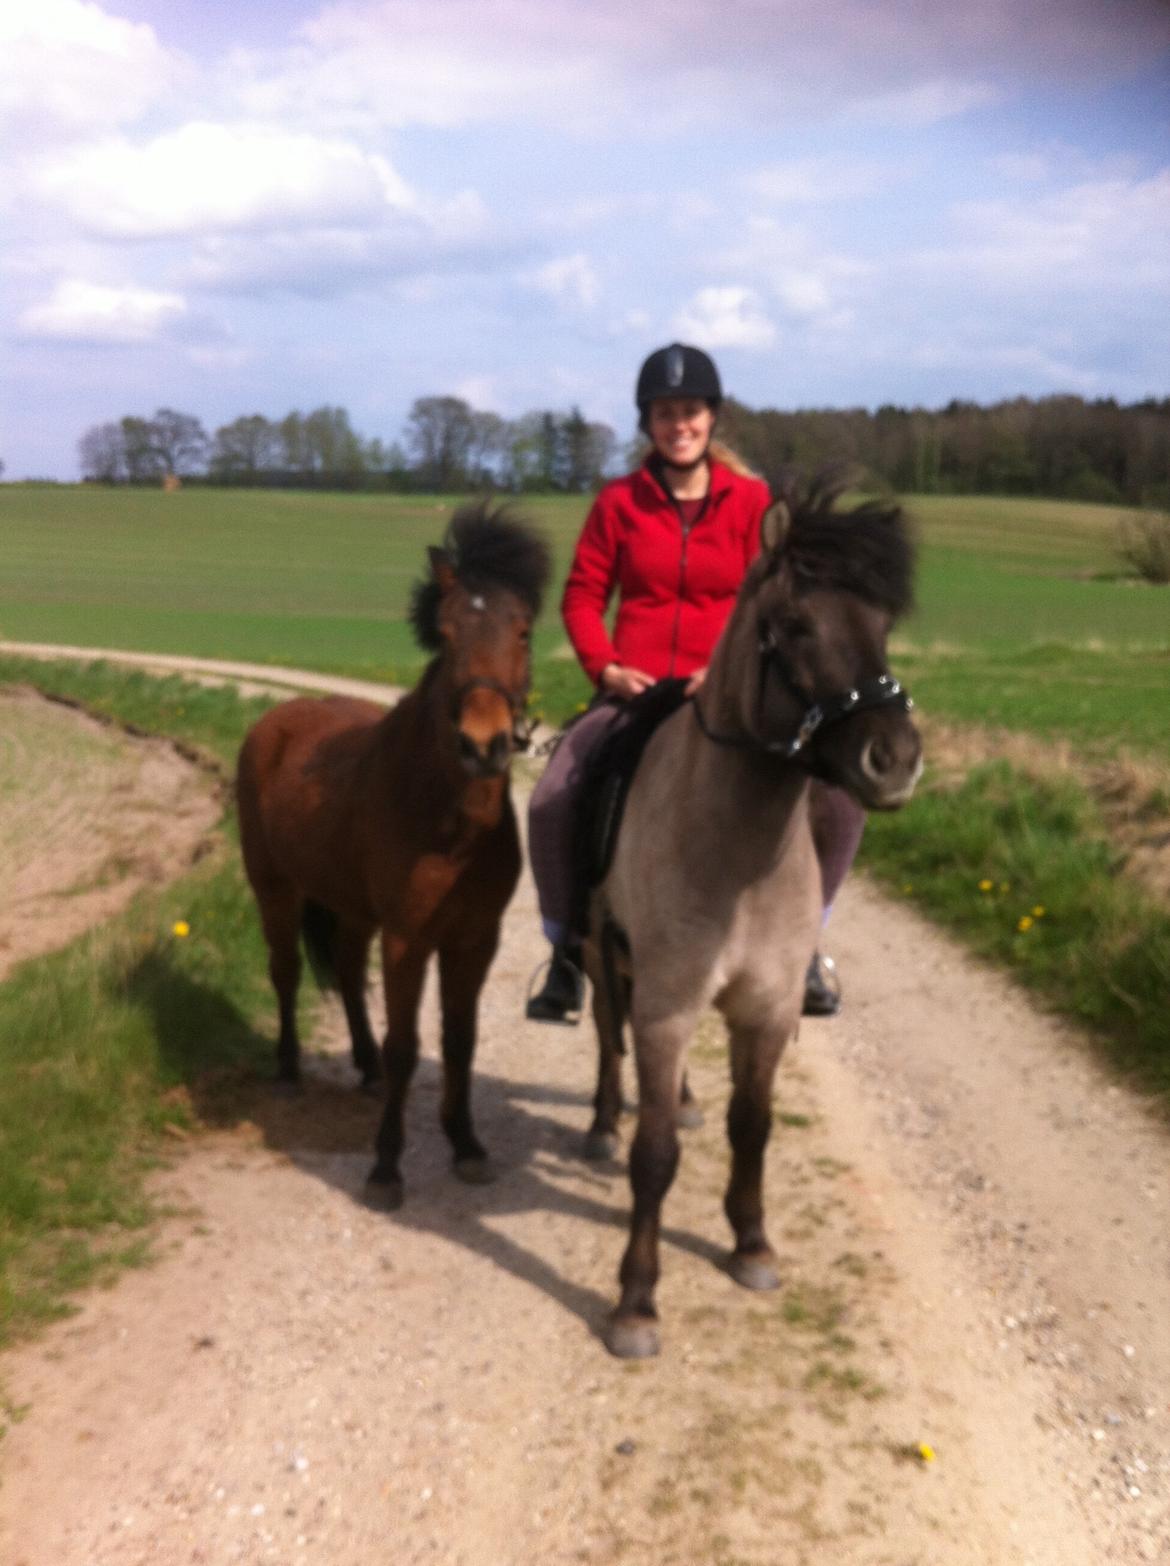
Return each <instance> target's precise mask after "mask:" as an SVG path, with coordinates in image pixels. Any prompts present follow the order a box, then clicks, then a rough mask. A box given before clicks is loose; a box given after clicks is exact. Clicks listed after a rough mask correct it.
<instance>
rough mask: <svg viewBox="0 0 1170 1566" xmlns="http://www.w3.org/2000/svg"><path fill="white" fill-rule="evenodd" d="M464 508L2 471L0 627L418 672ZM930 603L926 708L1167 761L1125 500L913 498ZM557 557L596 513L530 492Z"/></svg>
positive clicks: (1169, 738) (1155, 614) (1157, 673)
mask: <svg viewBox="0 0 1170 1566" xmlns="http://www.w3.org/2000/svg"><path fill="white" fill-rule="evenodd" d="M452 504H453V502H449V501H443V500H439V499H436V498H435V497H433V496H426V497H422V496H406V497H399V496H366V495H360V496H353V495H328V494H326V495H320V494H306V493H270V492H267V491H249V490H205V489H187V490H183V491H181V492H180V493H178V494H175V495H164V494H162V493H161V492H159V491H156V490H121V489H115V490H107V489H99V488H89V487H69V486H60V487H51V486H33V485H6V486H0V638H7V639H10V640H19V641H40V642H70V643H76V644H80V645H84V646H96V647H103V646H105V647H126V648H131V649H135V650H141V651H154V652H175V653H192V654H196V655H199V656H203V657H221V658H243V659H248V660H253V661H257V662H272V663H285V664H293V665H300V666H304V667H311V668H316V669H322V670H331V671H335V672H345V673H350V674H357V675H362V676H366V677H371V678H387V677H389V678H396V679H403V678H408V677H409V676H410V675H411V674H412V673H413V671H415V670H416V669H417V668H418V667H419V665H420V663H421V655H420V654H419V653H418V651H417V649H416V648H415V647H414V645H413V643H412V641H411V638H410V633H409V630H408V628H407V625H406V622H405V607H406V601H407V597H408V593H409V589H410V584H411V582H412V581H413V580H414V579H415V577H416V576H417V575H419V573H420V572H421V570H422V568H423V561H424V550H425V547H426V545H427V544H430V543H434V542H435V541H436V540H437V539H438V538H439V536H440V535H441V533H442V529H443V525H444V522H445V520H446V517H447V516H448V515H449V512H450V509H451V505H452ZM907 504H908V506H909V508H910V510H911V513H912V515H913V516H914V518H915V520H916V522H917V524H918V528H919V533H920V537H921V540H922V555H921V570H920V584H919V595H918V596H919V608H918V610H917V612H916V613H915V615H914V616H913V617H912V618H911V619H909V620H908V621H907V622H906V624H905V625H904V626H903V627H902V628H901V630H900V632H899V637H898V644H897V645H898V649H899V663H898V666H899V668H900V670H901V671H902V672H903V673H904V675H905V677H906V678H907V681H908V683H912V684H913V687H914V692H915V695H916V696H917V697H918V699H919V702H920V704H921V705H922V706H923V707H924V709H925V710H926V711H927V712H928V713H934V714H937V715H939V716H942V717H950V718H956V719H960V720H969V721H979V722H989V723H996V724H1003V725H1005V726H1008V727H1018V728H1026V729H1034V730H1037V731H1039V732H1041V733H1062V734H1069V735H1072V736H1075V737H1082V738H1084V739H1087V740H1091V741H1093V742H1094V744H1095V745H1099V746H1105V747H1108V746H1111V745H1114V744H1116V743H1117V742H1119V741H1123V742H1124V743H1126V744H1127V745H1129V746H1130V747H1132V748H1134V749H1135V750H1138V751H1145V752H1148V753H1152V754H1155V755H1160V756H1170V721H1168V720H1170V696H1167V694H1166V693H1167V687H1168V685H1170V590H1167V589H1165V588H1156V587H1148V586H1145V585H1143V584H1140V583H1137V582H1135V581H1133V580H1132V579H1129V578H1126V577H1124V576H1122V575H1120V574H1119V566H1118V562H1117V559H1116V557H1115V555H1114V554H1113V551H1112V540H1113V536H1114V532H1115V529H1116V524H1117V516H1118V513H1117V510H1116V508H1114V507H1109V506H1092V505H1081V504H1076V503H1072V502H1058V501H1028V500H997V499H987V498H982V497H970V498H967V497H938V496H932V497H919V498H912V499H910V500H909V501H908V502H907ZM526 509H527V510H528V511H529V513H530V514H531V515H532V517H533V518H534V519H535V520H536V521H537V522H538V523H540V524H541V525H542V526H543V527H544V528H546V530H547V532H548V534H549V537H550V539H551V540H552V542H553V545H554V548H555V552H556V558H557V564H558V570H559V571H560V572H563V570H564V568H565V566H566V565H567V562H568V557H569V552H570V550H571V548H572V542H573V539H574V537H575V535H576V532H577V530H578V528H579V527H580V524H581V521H582V519H583V517H584V513H585V509H586V501H585V500H584V499H582V498H579V497H560V496H552V497H549V496H540V497H536V498H534V499H533V500H531V501H530V502H527V503H526ZM558 649H561V650H562V652H563V638H562V634H561V630H560V626H559V622H558V618H557V615H556V609H555V594H554V595H553V602H551V603H550V607H549V610H548V611H547V612H546V614H545V617H544V625H543V628H542V630H541V632H540V635H539V637H538V640H537V651H538V659H539V662H538V670H537V685H538V687H539V688H540V691H541V698H542V702H543V705H544V706H545V707H546V709H547V710H548V711H549V712H550V713H554V714H557V713H564V712H566V711H568V710H571V708H572V706H573V705H574V704H575V703H576V701H577V700H579V699H580V697H581V695H582V694H584V684H583V682H582V681H580V680H579V679H578V678H577V676H576V673H575V669H574V666H573V664H572V662H571V661H566V660H565V659H564V657H563V656H561V657H551V656H550V654H554V653H556V652H557V650H558Z"/></svg>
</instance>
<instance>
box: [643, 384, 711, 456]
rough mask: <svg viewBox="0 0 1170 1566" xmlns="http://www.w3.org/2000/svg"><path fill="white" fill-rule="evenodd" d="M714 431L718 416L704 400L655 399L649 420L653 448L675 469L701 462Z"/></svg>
mask: <svg viewBox="0 0 1170 1566" xmlns="http://www.w3.org/2000/svg"><path fill="white" fill-rule="evenodd" d="M714 428H715V415H714V413H712V411H711V407H710V404H709V403H706V402H704V401H703V399H702V398H701V397H655V398H654V400H653V402H652V403H651V404H650V407H649V409H648V413H647V419H646V433H647V434H648V435H649V437H650V439H651V441H653V443H654V449H655V451H656V452H657V453H658V455H659V456H660V457H661V458H662V460H663V462H665V463H667V464H668V466H670V467H672V468H693V467H694V466H695V464H696V463H697V462H701V461H702V459H703V457H704V455H705V454H706V451H707V444H708V442H709V441H710V439H711V431H712V430H713V429H714Z"/></svg>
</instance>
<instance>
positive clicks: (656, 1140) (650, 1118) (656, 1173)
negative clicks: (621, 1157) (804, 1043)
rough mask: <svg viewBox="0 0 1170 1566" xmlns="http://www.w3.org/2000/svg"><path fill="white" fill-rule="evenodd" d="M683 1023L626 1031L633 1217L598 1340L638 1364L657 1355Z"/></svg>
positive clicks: (687, 1024) (674, 1166)
mask: <svg viewBox="0 0 1170 1566" xmlns="http://www.w3.org/2000/svg"><path fill="white" fill-rule="evenodd" d="M690 1023H691V1018H690V1017H689V1016H688V1017H686V1018H685V1019H679V1018H671V1019H670V1020H669V1021H667V1022H658V1023H652V1024H649V1025H643V1026H639V1025H638V1024H637V1023H636V1022H635V1027H634V1052H635V1057H636V1059H637V1064H638V1129H637V1131H636V1132H635V1133H634V1140H633V1143H632V1144H631V1146H630V1186H631V1189H632V1191H633V1195H634V1211H633V1217H632V1219H631V1221H630V1239H629V1244H628V1245H627V1246H626V1251H625V1255H624V1256H623V1257H622V1265H621V1272H620V1275H619V1276H620V1279H621V1286H622V1293H621V1299H620V1301H619V1302H618V1306H617V1309H616V1310H615V1311H614V1313H613V1317H612V1319H611V1320H610V1324H609V1330H608V1331H607V1333H606V1336H605V1343H606V1347H607V1348H608V1349H609V1351H610V1353H611V1354H616V1355H618V1356H619V1358H622V1359H645V1358H647V1357H648V1356H649V1355H651V1354H657V1353H658V1349H659V1346H660V1344H659V1334H658V1311H657V1309H656V1308H655V1304H654V1290H655V1288H656V1286H657V1283H658V1231H659V1225H660V1222H661V1214H662V1203H663V1200H664V1199H665V1196H666V1193H667V1191H669V1190H670V1186H671V1183H672V1181H673V1180H674V1175H675V1170H676V1169H677V1168H678V1105H679V1094H680V1092H681V1089H682V1062H683V1051H684V1049H685V1047H686V1042H687V1039H688V1038H689V1036H690Z"/></svg>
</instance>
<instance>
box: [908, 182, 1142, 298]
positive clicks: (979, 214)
mask: <svg viewBox="0 0 1170 1566" xmlns="http://www.w3.org/2000/svg"><path fill="white" fill-rule="evenodd" d="M950 229H951V236H950V242H949V243H947V244H945V245H941V246H939V247H936V248H932V249H930V250H929V251H927V252H924V253H922V254H920V255H919V256H918V257H917V261H918V264H919V265H920V266H921V267H922V268H923V269H925V270H929V271H932V272H935V273H937V272H939V271H945V272H949V273H953V272H960V273H962V274H964V275H966V276H968V277H970V276H974V275H978V276H980V277H982V278H983V279H984V281H985V282H988V283H995V284H998V285H1001V286H1005V287H1009V288H1014V287H1026V288H1029V289H1031V288H1034V287H1035V286H1036V285H1037V284H1038V283H1041V284H1044V285H1045V288H1044V297H1049V295H1050V292H1051V289H1052V288H1053V287H1057V286H1058V287H1059V289H1060V291H1061V292H1062V293H1063V294H1070V293H1083V292H1085V291H1090V292H1099V291H1100V290H1102V289H1105V290H1107V291H1109V292H1125V293H1128V294H1132V293H1133V291H1134V290H1136V289H1151V290H1157V291H1159V292H1163V293H1167V294H1170V168H1166V169H1162V170H1160V171H1159V172H1158V173H1157V174H1155V175H1152V176H1151V177H1150V178H1148V179H1143V180H1117V179H1113V180H1099V181H1095V182H1092V183H1088V184H1079V185H1074V186H1071V187H1069V188H1068V189H1066V190H1062V191H1057V192H1053V193H1050V194H1047V195H1045V196H1042V197H1040V198H1037V197H1035V196H1033V195H1028V196H1021V197H1020V198H1018V199H1004V200H998V201H971V202H960V203H958V204H956V205H955V207H954V208H953V209H952V211H951V214H950ZM1168 303H1170V298H1168Z"/></svg>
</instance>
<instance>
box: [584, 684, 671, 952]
mask: <svg viewBox="0 0 1170 1566" xmlns="http://www.w3.org/2000/svg"><path fill="white" fill-rule="evenodd" d="M686 688H687V682H686V680H675V679H671V680H659V681H657V683H656V684H654V685H652V686H651V687H650V688H649V690H646V691H643V692H642V694H641V695H640V696H635V698H634V699H633V701H631V702H629V703H628V705H627V706H626V708H625V710H624V712H623V717H624V720H625V721H624V722H622V723H621V724H620V725H619V726H618V727H617V728H616V729H615V730H614V731H613V732H612V733H610V734H607V735H606V736H605V737H604V738H603V739H602V740H601V742H600V744H599V745H598V746H597V748H596V750H594V751H593V753H592V755H590V757H589V759H588V761H587V763H586V766H585V776H584V779H583V781H582V785H581V789H580V792H579V794H578V796H577V809H576V826H575V831H574V837H573V845H574V867H573V868H574V875H573V884H574V891H575V894H576V897H575V910H574V919H573V924H574V927H575V928H576V929H578V930H585V929H586V928H587V924H588V910H589V894H590V892H591V891H592V889H593V888H594V887H595V886H596V885H597V884H598V882H599V881H602V880H604V879H605V876H606V874H607V873H608V871H609V867H610V865H611V863H612V862H613V852H614V848H615V847H616V845H617V836H618V829H619V828H620V826H621V823H622V814H623V812H624V810H625V806H626V799H627V797H628V796H629V792H630V784H631V783H632V782H633V780H634V773H635V772H636V771H637V770H638V762H639V761H640V760H641V759H642V752H643V751H644V750H645V749H646V746H647V744H648V743H649V741H650V736H651V735H652V734H653V733H654V731H655V729H657V728H658V726H659V724H661V723H663V722H665V720H666V719H667V718H669V717H670V715H671V713H673V712H677V711H678V709H679V708H680V707H681V706H682V704H683V702H684V701H685V700H686V699H687V698H686V696H685V694H684V692H685V691H686Z"/></svg>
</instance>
